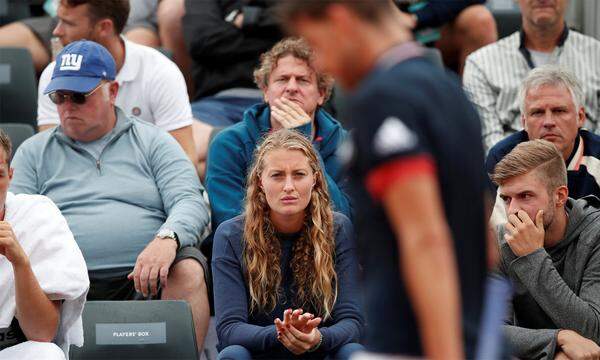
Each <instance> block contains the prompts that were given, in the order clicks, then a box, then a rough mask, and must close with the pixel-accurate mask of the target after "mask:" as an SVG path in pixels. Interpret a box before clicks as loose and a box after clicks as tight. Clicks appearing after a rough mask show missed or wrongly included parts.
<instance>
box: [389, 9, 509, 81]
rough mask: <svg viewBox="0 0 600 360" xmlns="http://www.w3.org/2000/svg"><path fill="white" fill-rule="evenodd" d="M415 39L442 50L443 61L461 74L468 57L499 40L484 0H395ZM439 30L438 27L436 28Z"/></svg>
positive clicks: (494, 23) (492, 18)
mask: <svg viewBox="0 0 600 360" xmlns="http://www.w3.org/2000/svg"><path fill="white" fill-rule="evenodd" d="M395 2H396V4H398V5H399V6H400V8H401V9H402V10H405V11H407V12H402V13H401V15H402V17H403V18H404V20H405V22H406V23H407V24H408V25H409V27H410V28H412V29H413V31H414V32H415V37H416V39H417V40H418V41H420V42H422V43H425V44H431V45H433V46H435V47H436V48H438V49H439V50H440V51H441V53H442V59H443V61H444V64H445V65H446V66H447V67H448V68H450V69H452V70H454V71H455V72H456V73H458V74H462V72H463V68H464V66H465V60H466V58H467V56H468V55H469V54H470V53H472V52H473V51H475V50H477V49H479V48H480V47H483V46H485V45H488V44H491V43H493V42H495V41H496V40H498V33H497V31H496V22H495V21H494V17H493V16H492V14H491V13H490V11H489V10H488V9H487V8H486V7H485V6H483V4H484V3H485V2H486V0H452V1H448V0H416V1H406V0H395ZM435 29H439V30H437V31H436V30H435Z"/></svg>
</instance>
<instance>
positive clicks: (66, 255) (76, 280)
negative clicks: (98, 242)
mask: <svg viewBox="0 0 600 360" xmlns="http://www.w3.org/2000/svg"><path fill="white" fill-rule="evenodd" d="M10 158H11V142H10V139H9V138H8V135H6V134H5V133H4V132H3V131H2V130H0V205H1V209H2V210H1V211H0V284H2V286H1V287H0V359H47V360H55V359H64V358H65V355H67V354H68V352H69V345H70V344H74V345H77V346H81V345H83V328H82V325H81V312H82V311H83V304H84V302H85V295H86V294H87V290H88V287H89V279H88V275H87V268H86V266H85V260H84V259H83V255H82V254H81V251H80V250H79V248H78V247H77V243H76V242H75V239H74V238H73V234H72V233H71V231H70V230H69V226H68V225H67V222H66V220H65V218H64V217H63V216H62V215H61V213H60V211H59V210H58V208H57V207H56V205H54V203H53V202H52V201H51V200H50V199H48V198H47V197H45V196H38V195H26V194H19V195H15V194H13V193H11V192H8V186H9V184H10V181H11V179H12V175H13V169H12V168H11V167H10ZM59 324H60V327H59ZM52 341H55V344H53V343H52ZM56 345H59V346H61V347H62V348H63V351H64V354H63V351H61V349H60V348H59V347H57V346H56Z"/></svg>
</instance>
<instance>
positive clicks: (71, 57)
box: [60, 54, 83, 71]
mask: <svg viewBox="0 0 600 360" xmlns="http://www.w3.org/2000/svg"><path fill="white" fill-rule="evenodd" d="M82 62H83V55H78V54H64V55H63V56H61V61H60V70H61V71H63V70H73V71H79V69H81V63H82Z"/></svg>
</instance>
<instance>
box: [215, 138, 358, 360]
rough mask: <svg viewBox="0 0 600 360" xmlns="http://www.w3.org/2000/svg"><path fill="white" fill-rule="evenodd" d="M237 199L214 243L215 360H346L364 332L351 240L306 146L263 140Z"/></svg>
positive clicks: (300, 141) (295, 140)
mask: <svg viewBox="0 0 600 360" xmlns="http://www.w3.org/2000/svg"><path fill="white" fill-rule="evenodd" d="M247 189H248V190H247V193H246V196H245V199H246V200H245V212H244V215H240V216H237V217H235V218H233V219H231V220H229V221H227V222H224V223H223V224H221V225H220V226H219V228H218V230H217V232H216V235H215V252H214V257H213V269H214V270H213V271H214V272H213V278H214V284H215V315H216V318H217V334H218V336H219V350H220V351H221V353H220V354H219V359H236V360H246V359H248V360H249V359H252V358H268V359H289V358H295V356H294V355H296V356H300V357H303V358H313V359H323V358H332V359H348V358H349V357H350V354H351V353H353V352H354V351H357V350H361V349H362V346H361V345H359V344H358V342H359V341H360V338H361V334H362V327H363V322H364V320H363V316H362V314H361V311H360V306H359V303H360V302H359V298H360V295H359V289H358V260H357V258H356V245H355V243H354V238H353V233H354V231H353V229H352V224H351V223H350V220H349V219H348V218H347V217H345V216H344V215H342V214H340V213H336V212H333V211H332V209H331V207H330V202H331V200H330V199H329V196H328V192H327V185H326V182H325V174H324V172H323V169H322V168H321V161H320V160H319V155H318V153H317V152H316V151H315V149H314V148H313V146H312V144H311V142H310V140H309V139H307V138H306V137H305V136H303V135H302V134H299V133H297V132H295V131H290V130H285V129H282V130H278V131H275V132H273V133H271V134H270V135H269V136H268V137H267V138H266V139H265V141H264V142H263V143H262V144H261V145H260V146H259V147H258V148H257V150H256V160H255V162H254V164H253V166H252V167H251V169H250V171H249V174H248V188H247Z"/></svg>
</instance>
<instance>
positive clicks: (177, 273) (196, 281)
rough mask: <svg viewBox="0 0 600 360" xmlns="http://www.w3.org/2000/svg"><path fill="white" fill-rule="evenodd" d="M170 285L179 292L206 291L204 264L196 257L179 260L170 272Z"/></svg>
mask: <svg viewBox="0 0 600 360" xmlns="http://www.w3.org/2000/svg"><path fill="white" fill-rule="evenodd" d="M168 287H169V288H171V290H173V289H172V288H173V287H175V288H176V290H177V293H179V294H194V293H197V292H198V291H203V292H206V283H205V281H204V269H203V268H202V265H200V263H199V262H198V261H196V260H194V259H183V260H181V261H179V262H177V263H176V264H175V265H173V267H172V268H171V270H170V272H169V278H168Z"/></svg>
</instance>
